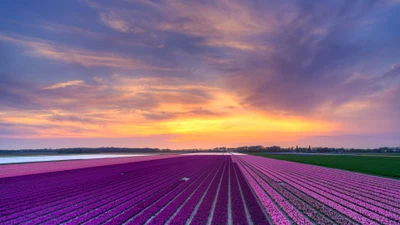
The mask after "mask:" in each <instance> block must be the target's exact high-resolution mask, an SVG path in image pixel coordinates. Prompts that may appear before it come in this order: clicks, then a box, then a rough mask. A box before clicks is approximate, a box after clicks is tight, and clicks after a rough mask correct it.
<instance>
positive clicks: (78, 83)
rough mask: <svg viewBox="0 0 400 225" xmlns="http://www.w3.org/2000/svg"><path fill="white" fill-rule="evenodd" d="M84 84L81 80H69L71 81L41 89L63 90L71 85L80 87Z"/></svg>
mask: <svg viewBox="0 0 400 225" xmlns="http://www.w3.org/2000/svg"><path fill="white" fill-rule="evenodd" d="M84 83H85V82H84V81H83V80H71V81H66V82H62V83H57V84H53V85H51V86H48V87H45V88H43V89H47V90H51V89H57V88H64V87H67V86H73V85H81V84H84Z"/></svg>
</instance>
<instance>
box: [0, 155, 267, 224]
mask: <svg viewBox="0 0 400 225" xmlns="http://www.w3.org/2000/svg"><path fill="white" fill-rule="evenodd" d="M38 165H39V164H38ZM253 193H254V192H253V191H252V189H251V187H250V186H249V185H248V183H247V181H246V180H245V178H244V177H243V175H242V173H241V171H240V170H239V169H238V167H237V166H236V164H234V163H233V162H232V159H231V157H230V156H227V155H225V156H217V155H216V156H181V157H170V158H166V159H157V160H151V161H144V162H143V161H142V162H134V163H125V164H119V165H109V166H99V167H92V168H83V169H75V170H68V171H61V172H51V173H41V174H35V175H26V176H16V177H8V178H2V179H0V224H165V223H169V224H186V223H189V224H207V223H209V224H228V223H230V224H249V223H250V224H251V223H253V224H268V220H267V218H266V214H265V213H264V211H263V209H262V207H261V205H260V204H259V203H258V200H257V198H256V196H255V195H254V194H253Z"/></svg>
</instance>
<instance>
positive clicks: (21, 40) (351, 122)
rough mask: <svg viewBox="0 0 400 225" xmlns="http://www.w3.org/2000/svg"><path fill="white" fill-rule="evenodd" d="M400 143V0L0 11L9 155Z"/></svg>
mask: <svg viewBox="0 0 400 225" xmlns="http://www.w3.org/2000/svg"><path fill="white" fill-rule="evenodd" d="M243 145H265V146H270V145H280V146H282V147H289V146H296V145H299V146H308V145H311V146H328V147H363V148H368V147H380V146H400V1H399V0H376V1H375V0H351V1H350V0H331V1H311V0H285V1H283V0H255V1H242V0H240V1H239V0H238V1H233V0H210V1H208V0H201V1H197V0H196V1H184V0H165V1H163V0H115V1H106V0H101V1H95V0H76V1H75V0H74V1H73V0H68V1H54V0H38V1H26V0H25V1H22V0H13V1H1V2H0V149H21V148H59V147H101V146H115V147H123V146H126V147H158V148H173V149H177V148H209V147H217V146H243Z"/></svg>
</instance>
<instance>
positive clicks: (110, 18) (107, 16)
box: [100, 13, 129, 33]
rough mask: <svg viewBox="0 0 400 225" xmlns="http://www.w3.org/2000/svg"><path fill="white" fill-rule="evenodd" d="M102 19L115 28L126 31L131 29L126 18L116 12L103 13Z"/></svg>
mask: <svg viewBox="0 0 400 225" xmlns="http://www.w3.org/2000/svg"><path fill="white" fill-rule="evenodd" d="M100 19H101V21H102V22H103V23H104V24H105V25H107V26H109V27H111V28H112V29H114V30H117V31H120V32H124V33H125V32H128V31H129V25H128V24H127V23H126V22H125V21H124V20H122V19H120V18H119V17H118V16H117V15H116V14H115V13H101V14H100Z"/></svg>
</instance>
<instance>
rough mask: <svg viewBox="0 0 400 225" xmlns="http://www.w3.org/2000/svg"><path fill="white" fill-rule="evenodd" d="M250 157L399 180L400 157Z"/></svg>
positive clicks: (263, 154) (292, 155) (291, 155)
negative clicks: (280, 160)
mask: <svg viewBox="0 0 400 225" xmlns="http://www.w3.org/2000/svg"><path fill="white" fill-rule="evenodd" d="M252 155H257V156H262V157H268V158H274V159H282V160H287V161H292V162H299V163H306V164H312V165H318V166H325V167H330V168H337V169H343V170H349V171H355V172H360V173H367V174H372V175H378V176H385V177H392V178H400V157H391V156H358V155H297V154H266V153H255V154H252Z"/></svg>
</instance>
